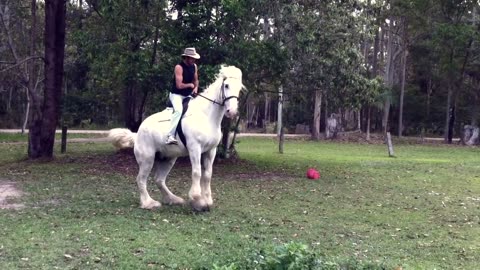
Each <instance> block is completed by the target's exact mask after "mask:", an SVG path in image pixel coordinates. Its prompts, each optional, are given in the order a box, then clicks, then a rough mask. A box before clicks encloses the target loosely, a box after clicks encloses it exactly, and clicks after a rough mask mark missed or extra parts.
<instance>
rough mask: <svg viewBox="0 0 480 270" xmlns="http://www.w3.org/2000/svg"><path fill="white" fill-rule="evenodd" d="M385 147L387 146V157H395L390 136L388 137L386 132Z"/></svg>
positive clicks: (388, 133)
mask: <svg viewBox="0 0 480 270" xmlns="http://www.w3.org/2000/svg"><path fill="white" fill-rule="evenodd" d="M387 146H388V156H389V157H395V154H394V153H393V144H392V136H391V135H390V132H387Z"/></svg>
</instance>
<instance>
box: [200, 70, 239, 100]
mask: <svg viewBox="0 0 480 270" xmlns="http://www.w3.org/2000/svg"><path fill="white" fill-rule="evenodd" d="M228 78H235V77H225V78H223V82H222V90H221V91H222V93H221V94H222V96H221V98H222V102H221V103H220V102H218V101H216V100H213V99H211V98H208V97H206V96H204V95H202V94H197V96H201V97H202V98H204V99H206V100H209V101H211V102H212V103H214V104H217V105H218V106H221V107H223V106H225V102H227V100H229V99H232V98H236V99H237V100H238V96H229V97H227V96H225V80H226V79H228Z"/></svg>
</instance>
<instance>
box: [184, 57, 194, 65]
mask: <svg viewBox="0 0 480 270" xmlns="http://www.w3.org/2000/svg"><path fill="white" fill-rule="evenodd" d="M195 61H196V59H195V58H192V57H188V56H187V57H185V64H187V65H189V66H191V65H193V64H195Z"/></svg>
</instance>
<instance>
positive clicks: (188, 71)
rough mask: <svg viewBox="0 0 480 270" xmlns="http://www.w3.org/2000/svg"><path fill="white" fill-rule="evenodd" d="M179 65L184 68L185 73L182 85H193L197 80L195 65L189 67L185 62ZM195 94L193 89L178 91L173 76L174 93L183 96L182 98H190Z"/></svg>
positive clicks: (183, 73)
mask: <svg viewBox="0 0 480 270" xmlns="http://www.w3.org/2000/svg"><path fill="white" fill-rule="evenodd" d="M179 65H180V66H181V67H182V69H183V72H182V75H183V81H182V83H193V79H194V78H195V65H191V66H187V65H186V64H185V63H184V62H183V61H182V62H180V63H179ZM192 92H193V88H190V87H189V88H185V89H177V84H176V83H175V74H174V75H173V80H172V93H174V94H178V95H182V96H185V97H186V96H188V95H191V94H192Z"/></svg>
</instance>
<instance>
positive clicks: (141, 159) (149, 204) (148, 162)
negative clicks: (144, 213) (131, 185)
mask: <svg viewBox="0 0 480 270" xmlns="http://www.w3.org/2000/svg"><path fill="white" fill-rule="evenodd" d="M135 157H136V158H137V162H138V167H139V169H138V175H137V186H138V190H139V192H140V208H143V209H153V208H155V207H160V206H162V204H161V203H159V202H157V201H155V200H154V199H152V197H150V194H148V190H147V180H148V176H149V174H150V171H151V170H152V167H153V162H154V158H155V156H154V155H145V154H144V155H137V153H135Z"/></svg>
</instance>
